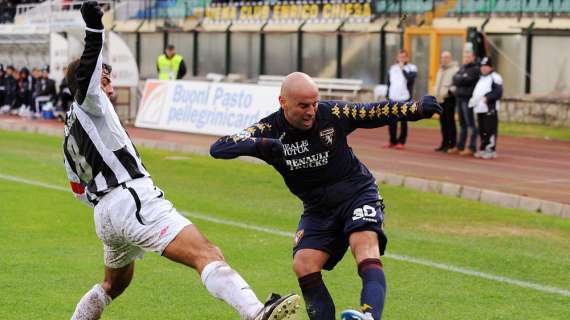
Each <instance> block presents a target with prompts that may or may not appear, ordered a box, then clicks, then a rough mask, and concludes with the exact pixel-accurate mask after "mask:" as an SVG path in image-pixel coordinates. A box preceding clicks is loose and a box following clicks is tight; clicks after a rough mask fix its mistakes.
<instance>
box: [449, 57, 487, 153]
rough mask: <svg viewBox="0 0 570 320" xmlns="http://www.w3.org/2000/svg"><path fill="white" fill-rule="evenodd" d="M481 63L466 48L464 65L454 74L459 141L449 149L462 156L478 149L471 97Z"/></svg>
mask: <svg viewBox="0 0 570 320" xmlns="http://www.w3.org/2000/svg"><path fill="white" fill-rule="evenodd" d="M480 74H481V72H480V71H479V65H478V64H477V61H476V59H475V54H474V53H473V51H470V50H465V51H464V52H463V65H462V66H461V68H459V71H458V72H457V73H456V74H455V75H454V76H453V85H454V86H455V99H456V103H455V104H456V108H457V112H459V126H460V127H461V129H460V132H459V141H458V143H457V149H456V148H453V149H449V151H448V152H449V153H459V154H460V155H462V156H472V155H473V154H475V151H476V150H477V127H476V125H475V116H474V114H473V109H471V108H470V107H469V99H471V96H472V95H473V89H474V88H475V85H476V84H477V81H479V76H480ZM468 131H470V135H469V145H468V146H467V147H466V145H465V144H466V142H467V133H468Z"/></svg>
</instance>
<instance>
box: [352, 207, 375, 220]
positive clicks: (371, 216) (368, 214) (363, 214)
mask: <svg viewBox="0 0 570 320" xmlns="http://www.w3.org/2000/svg"><path fill="white" fill-rule="evenodd" d="M360 219H362V220H364V221H368V222H374V223H376V222H378V221H377V220H376V209H375V208H374V207H372V206H369V205H365V206H364V207H362V208H356V209H354V212H353V213H352V221H356V220H360Z"/></svg>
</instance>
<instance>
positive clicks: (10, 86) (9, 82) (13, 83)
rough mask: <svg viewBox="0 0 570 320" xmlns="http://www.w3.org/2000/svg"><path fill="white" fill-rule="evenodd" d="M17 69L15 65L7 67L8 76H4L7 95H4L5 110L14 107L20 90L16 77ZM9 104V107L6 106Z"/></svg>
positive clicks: (7, 110)
mask: <svg viewBox="0 0 570 320" xmlns="http://www.w3.org/2000/svg"><path fill="white" fill-rule="evenodd" d="M16 74H17V72H16V69H14V67H13V66H11V65H10V66H8V67H6V76H5V77H4V88H5V90H6V95H5V96H4V106H3V111H4V112H9V111H10V110H12V109H13V106H14V102H15V100H16V95H17V92H18V80H17V79H16ZM5 106H7V108H5Z"/></svg>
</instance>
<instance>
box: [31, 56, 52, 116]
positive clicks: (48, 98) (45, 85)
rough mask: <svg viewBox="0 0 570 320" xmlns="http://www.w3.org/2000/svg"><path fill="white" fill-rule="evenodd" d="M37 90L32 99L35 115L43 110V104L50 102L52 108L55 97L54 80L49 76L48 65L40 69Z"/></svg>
mask: <svg viewBox="0 0 570 320" xmlns="http://www.w3.org/2000/svg"><path fill="white" fill-rule="evenodd" d="M38 83H39V92H38V94H37V95H36V97H35V99H34V104H35V112H36V116H39V114H40V113H41V112H42V111H44V106H45V105H47V104H51V106H52V109H53V106H54V105H55V102H56V99H57V91H56V89H55V80H53V79H50V78H49V66H45V67H43V68H42V70H41V77H40V79H38Z"/></svg>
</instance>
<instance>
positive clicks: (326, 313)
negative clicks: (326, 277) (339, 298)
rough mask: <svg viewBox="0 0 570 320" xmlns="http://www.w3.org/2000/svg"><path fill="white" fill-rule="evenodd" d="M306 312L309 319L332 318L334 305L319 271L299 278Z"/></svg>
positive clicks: (329, 319)
mask: <svg viewBox="0 0 570 320" xmlns="http://www.w3.org/2000/svg"><path fill="white" fill-rule="evenodd" d="M299 286H300V287H301V291H302V292H303V298H304V299H305V305H306V307H307V314H308V315H309V319H311V320H334V319H335V307H334V302H333V300H332V297H331V295H330V293H329V291H328V290H327V287H326V286H325V283H324V282H323V277H322V275H321V273H320V272H314V273H310V274H308V275H306V276H304V277H301V278H299Z"/></svg>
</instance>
